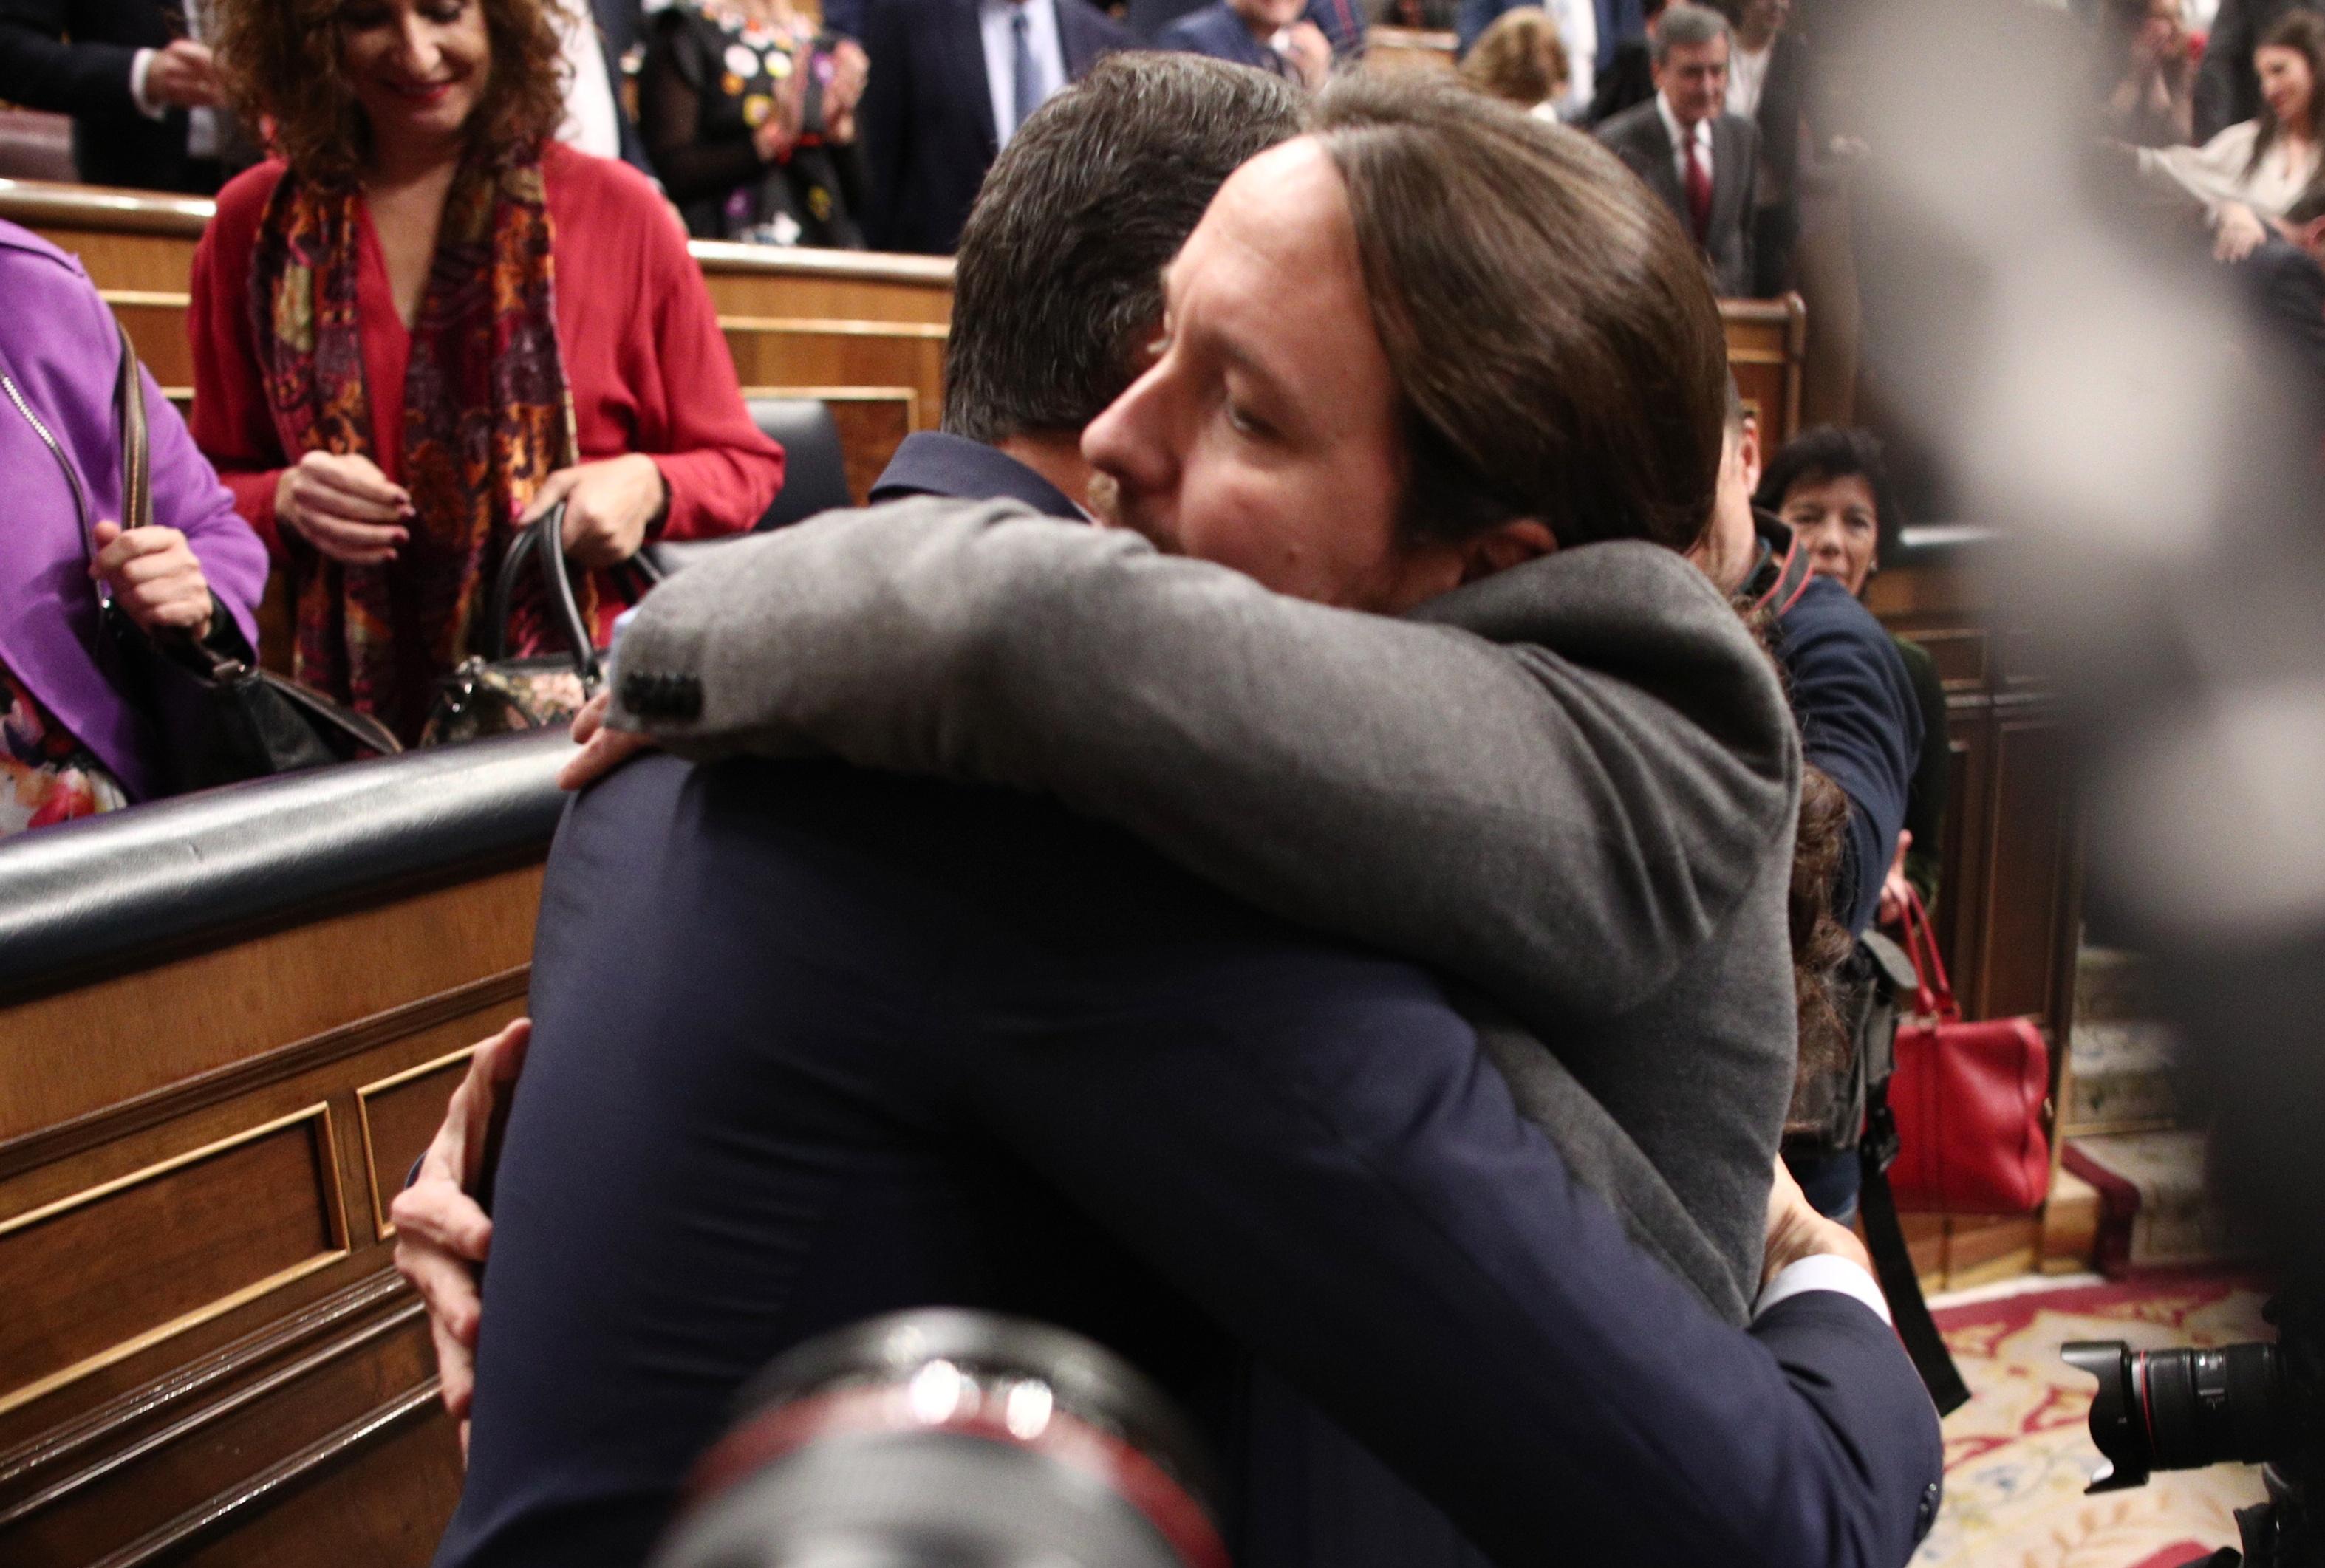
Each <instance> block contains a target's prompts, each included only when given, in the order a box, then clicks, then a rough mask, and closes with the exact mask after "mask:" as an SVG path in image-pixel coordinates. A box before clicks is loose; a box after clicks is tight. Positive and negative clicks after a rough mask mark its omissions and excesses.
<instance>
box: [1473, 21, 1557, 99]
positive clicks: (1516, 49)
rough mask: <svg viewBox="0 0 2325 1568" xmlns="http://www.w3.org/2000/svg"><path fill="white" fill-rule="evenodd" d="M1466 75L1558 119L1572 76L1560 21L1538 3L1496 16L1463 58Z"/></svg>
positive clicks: (1492, 92)
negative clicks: (1562, 38) (1568, 66)
mask: <svg viewBox="0 0 2325 1568" xmlns="http://www.w3.org/2000/svg"><path fill="white" fill-rule="evenodd" d="M1461 76H1462V79H1463V80H1465V81H1467V82H1468V84H1469V85H1470V86H1471V87H1473V88H1477V90H1478V91H1479V92H1481V93H1484V94H1486V95H1487V97H1496V98H1499V99H1501V100H1502V102H1504V103H1505V104H1514V105H1516V106H1518V107H1519V108H1521V109H1524V110H1525V111H1527V112H1528V113H1529V114H1533V115H1539V116H1540V117H1541V118H1542V119H1545V120H1555V119H1556V118H1558V105H1559V100H1560V99H1561V98H1563V97H1565V96H1566V88H1567V84H1568V83H1569V82H1570V80H1571V79H1572V74H1571V72H1570V70H1569V69H1568V68H1567V63H1566V45H1565V44H1563V43H1561V42H1559V37H1558V23H1555V22H1553V21H1552V20H1551V18H1550V13H1548V12H1547V11H1544V10H1542V8H1541V7H1539V6H1534V5H1522V6H1520V7H1519V8H1518V9H1516V10H1515V11H1505V12H1503V13H1502V14H1500V15H1499V16H1497V17H1496V18H1494V24H1493V25H1492V26H1491V27H1488V28H1487V29H1486V33H1485V36H1484V37H1482V38H1480V39H1478V40H1477V48H1475V49H1473V50H1471V51H1469V52H1468V56H1467V57H1466V58H1465V59H1464V60H1462V61H1461Z"/></svg>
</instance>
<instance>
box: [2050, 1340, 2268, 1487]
mask: <svg viewBox="0 0 2325 1568" xmlns="http://www.w3.org/2000/svg"><path fill="white" fill-rule="evenodd" d="M2059 1353H2060V1355H2061V1358H2062V1359H2063V1360H2065V1361H2066V1362H2067V1364H2068V1365H2069V1366H2071V1367H2075V1368H2079V1369H2080V1370H2083V1371H2086V1372H2089V1373H2090V1374H2091V1375H2092V1376H2093V1377H2095V1378H2097V1379H2098V1380H2099V1388H2098V1394H2097V1395H2096V1396H2095V1397H2093V1398H2092V1400H2091V1441H2092V1442H2094V1443H2097V1444H2098V1449H2099V1452H2100V1453H2103V1454H2105V1455H2106V1456H2107V1460H2108V1461H2109V1463H2110V1466H2111V1468H2110V1469H2109V1470H2108V1471H2105V1472H2102V1474H2101V1475H2100V1476H2099V1478H2098V1480H2096V1481H2094V1482H2093V1484H2092V1487H2091V1490H2093V1491H2110V1490H2115V1489H2117V1488H2118V1487H2130V1486H2137V1485H2139V1484H2140V1483H2141V1482H2143V1481H2144V1480H2146V1479H2147V1477H2148V1473H2149V1472H2150V1471H2158V1470H2192V1469H2194V1468H2196V1467H2198V1466H2200V1465H2207V1464H2218V1463H2220V1462H2223V1461H2229V1460H2234V1461H2239V1462H2244V1463H2247V1464H2250V1463H2257V1462H2261V1461H2263V1460H2268V1459H2274V1458H2277V1457H2278V1456H2280V1455H2282V1454H2283V1453H2288V1452H2290V1450H2291V1449H2292V1447H2293V1443H2294V1441H2295V1438H2296V1436H2297V1433H2296V1430H2295V1427H2296V1417H2297V1415H2298V1412H2296V1411H2295V1409H2294V1408H2293V1400H2292V1399H2291V1398H2290V1397H2289V1396H2288V1393H2287V1390H2286V1388H2285V1381H2284V1362H2283V1356H2282V1355H2281V1354H2280V1353H2279V1351H2278V1350H2277V1347H2276V1346H2274V1345H2271V1344H2241V1345H2226V1346H2223V1347H2221V1348H2220V1349H2218V1350H2171V1351H2135V1350H2133V1349H2132V1348H2131V1347H2130V1346H2129V1345H2126V1344H2125V1343H2124V1342H2122V1341H2121V1340H2079V1341H2077V1342H2074V1343H2072V1344H2070V1345H2066V1346H2063V1347H2061V1350H2060V1352H2059Z"/></svg>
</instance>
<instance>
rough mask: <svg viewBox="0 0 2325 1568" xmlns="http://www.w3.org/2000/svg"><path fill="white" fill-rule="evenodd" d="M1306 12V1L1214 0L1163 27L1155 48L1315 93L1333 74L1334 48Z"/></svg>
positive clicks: (1155, 42)
mask: <svg viewBox="0 0 2325 1568" xmlns="http://www.w3.org/2000/svg"><path fill="white" fill-rule="evenodd" d="M1306 9H1307V4H1306V0H1214V3H1213V4H1211V5H1206V6H1204V7H1203V8H1202V9H1201V10H1200V11H1190V12H1189V13H1188V14H1186V15H1184V16H1181V18H1179V20H1178V21H1176V22H1173V23H1171V25H1170V26H1168V27H1166V28H1164V29H1163V32H1162V33H1161V35H1160V36H1158V37H1157V38H1156V39H1155V41H1154V45H1155V47H1156V48H1157V49H1173V50H1181V51H1185V52H1187V53H1189V54H1205V55H1209V56H1210V57H1211V58H1212V59H1213V60H1227V61H1229V62H1231V63H1233V64H1236V65H1247V66H1250V67H1252V68H1253V69H1257V70H1264V71H1268V72H1272V73H1273V74H1274V75H1276V76H1280V77H1282V78H1284V79H1285V80H1286V81H1291V82H1296V83H1298V84H1299V85H1300V86H1301V87H1303V88H1307V89H1308V90H1309V91H1310V92H1314V91H1315V90H1316V89H1317V88H1320V87H1322V86H1323V85H1324V78H1326V77H1328V76H1329V75H1330V74H1331V71H1332V44H1331V41H1330V40H1329V39H1328V38H1326V37H1325V36H1324V31H1323V29H1322V28H1320V27H1318V26H1317V25H1316V24H1315V23H1312V22H1309V21H1306V20H1303V18H1302V13H1303V12H1304V11H1305V10H1306Z"/></svg>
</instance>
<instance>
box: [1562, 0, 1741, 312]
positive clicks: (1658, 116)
mask: <svg viewBox="0 0 2325 1568" xmlns="http://www.w3.org/2000/svg"><path fill="white" fill-rule="evenodd" d="M1729 44H1730V39H1729V35H1728V20H1727V18H1726V17H1724V16H1722V15H1720V14H1719V13H1718V12H1717V11H1712V10H1709V9H1707V8H1706V7H1704V6H1700V5H1673V6H1672V7H1671V8H1670V9H1668V10H1666V11H1665V12H1664V13H1663V17H1662V19H1661V20H1660V21H1659V22H1658V23H1657V24H1656V28H1655V42H1654V48H1653V63H1654V77H1655V96H1654V97H1653V99H1651V100H1650V101H1648V102H1646V103H1644V104H1640V105H1638V106H1635V107H1633V108H1630V109H1627V110H1626V111H1625V112H1624V113H1622V114H1619V115H1616V116H1615V117H1614V118H1613V119H1611V120H1608V121H1607V122H1606V123H1605V124H1604V125H1599V126H1598V128H1597V129H1598V139H1599V140H1600V141H1602V142H1604V143H1607V146H1608V147H1609V148H1611V149H1612V150H1613V151H1614V152H1615V154H1616V156H1617V157H1619V158H1621V159H1622V160H1623V161H1624V162H1625V163H1627V164H1629V165H1630V167H1631V170H1632V171H1633V172H1634V173H1635V174H1637V175H1638V177H1639V178H1640V179H1642V180H1645V181H1646V182H1647V185H1648V187H1649V189H1653V191H1654V192H1655V194H1656V195H1658V196H1660V197H1662V198H1663V201H1664V202H1665V204H1667V205H1668V206H1669V207H1670V208H1671V209H1672V212H1673V213H1675V214H1677V215H1678V217H1679V220H1680V222H1681V224H1682V225H1684V226H1686V228H1687V230H1688V232H1689V233H1690V234H1692V235H1694V236H1695V243H1696V244H1698V245H1700V246H1701V247H1702V249H1703V253H1704V254H1705V256H1706V257H1707V258H1709V262H1710V263H1711V275H1712V281H1713V283H1714V284H1715V286H1717V288H1718V291H1719V293H1720V296H1721V297H1722V298H1723V299H1745V298H1748V297H1750V295H1751V293H1752V289H1753V282H1754V280H1753V276H1752V228H1751V225H1752V213H1753V203H1754V199H1755V198H1754V192H1755V189H1757V182H1758V171H1759V155H1760V133H1759V131H1758V129H1757V128H1756V127H1755V126H1754V125H1753V124H1752V122H1751V121H1749V120H1746V119H1742V118H1739V117H1738V116H1737V115H1731V114H1729V113H1728V49H1729Z"/></svg>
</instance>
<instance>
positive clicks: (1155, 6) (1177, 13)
mask: <svg viewBox="0 0 2325 1568" xmlns="http://www.w3.org/2000/svg"><path fill="white" fill-rule="evenodd" d="M1208 4H1209V0H1130V31H1131V32H1135V33H1136V34H1137V35H1138V36H1139V37H1141V38H1143V39H1144V40H1146V41H1147V42H1149V43H1153V44H1158V45H1161V46H1162V47H1163V48H1165V49H1171V48H1177V47H1180V46H1178V45H1174V44H1168V43H1164V42H1163V32H1164V30H1165V29H1167V28H1169V27H1170V25H1171V24H1172V23H1174V22H1176V21H1178V20H1179V19H1180V18H1181V17H1182V16H1186V15H1189V14H1192V13H1194V12H1197V11H1200V10H1202V9H1203V8H1204V7H1205V5H1208ZM1306 20H1308V21H1310V22H1312V23H1315V24H1316V25H1317V26H1318V27H1320V28H1321V29H1322V30H1323V33H1324V36H1325V37H1326V38H1328V39H1329V40H1331V42H1332V52H1333V53H1334V54H1336V55H1342V56H1346V55H1350V54H1354V53H1357V51H1360V50H1362V49H1363V48H1364V46H1365V7H1364V5H1363V4H1362V0H1308V11H1307V15H1306ZM1201 52H1204V53H1209V51H1201ZM1243 63H1245V64H1246V65H1248V64H1250V63H1251V62H1250V61H1248V60H1246V61H1244V62H1243Z"/></svg>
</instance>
